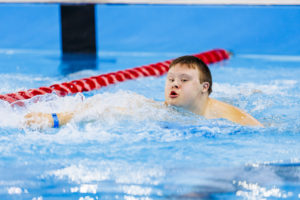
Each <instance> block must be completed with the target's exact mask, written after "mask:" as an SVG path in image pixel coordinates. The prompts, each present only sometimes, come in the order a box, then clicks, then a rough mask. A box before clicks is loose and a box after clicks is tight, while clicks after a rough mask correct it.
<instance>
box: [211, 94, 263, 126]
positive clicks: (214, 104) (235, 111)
mask: <svg viewBox="0 0 300 200" xmlns="http://www.w3.org/2000/svg"><path fill="white" fill-rule="evenodd" d="M208 109H209V112H208V116H207V118H224V119H227V120H230V121H232V122H235V123H238V124H241V125H245V126H261V127H263V125H262V124H261V123H260V122H259V121H257V120H256V119H255V118H254V117H252V116H251V115H250V114H248V113H246V112H245V111H243V110H241V109H239V108H237V107H235V106H233V105H230V104H228V103H225V102H222V101H219V100H216V99H212V98H209V102H208Z"/></svg>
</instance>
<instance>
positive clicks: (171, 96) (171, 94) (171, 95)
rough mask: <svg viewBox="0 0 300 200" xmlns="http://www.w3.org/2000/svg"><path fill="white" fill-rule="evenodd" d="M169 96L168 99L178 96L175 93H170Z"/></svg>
mask: <svg viewBox="0 0 300 200" xmlns="http://www.w3.org/2000/svg"><path fill="white" fill-rule="evenodd" d="M169 96H170V98H176V97H178V96H179V94H177V93H176V92H175V91H171V92H170V95H169Z"/></svg>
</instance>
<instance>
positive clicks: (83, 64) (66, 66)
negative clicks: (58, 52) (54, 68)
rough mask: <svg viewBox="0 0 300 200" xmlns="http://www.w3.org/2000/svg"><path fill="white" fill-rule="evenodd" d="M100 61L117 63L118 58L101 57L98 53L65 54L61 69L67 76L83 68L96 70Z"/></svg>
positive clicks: (62, 58)
mask: <svg viewBox="0 0 300 200" xmlns="http://www.w3.org/2000/svg"><path fill="white" fill-rule="evenodd" d="M100 63H116V59H113V58H99V57H97V55H96V54H71V53H70V54H63V55H62V57H61V63H60V66H59V70H60V72H61V74H62V75H64V76H65V75H68V74H71V73H75V72H78V71H81V70H96V69H98V68H99V65H100Z"/></svg>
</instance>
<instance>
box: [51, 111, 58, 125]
mask: <svg viewBox="0 0 300 200" xmlns="http://www.w3.org/2000/svg"><path fill="white" fill-rule="evenodd" d="M52 118H53V128H59V121H58V117H57V114H56V113H52Z"/></svg>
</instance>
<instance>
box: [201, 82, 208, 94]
mask: <svg viewBox="0 0 300 200" xmlns="http://www.w3.org/2000/svg"><path fill="white" fill-rule="evenodd" d="M202 86H203V92H207V91H208V89H209V82H203V83H202Z"/></svg>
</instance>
